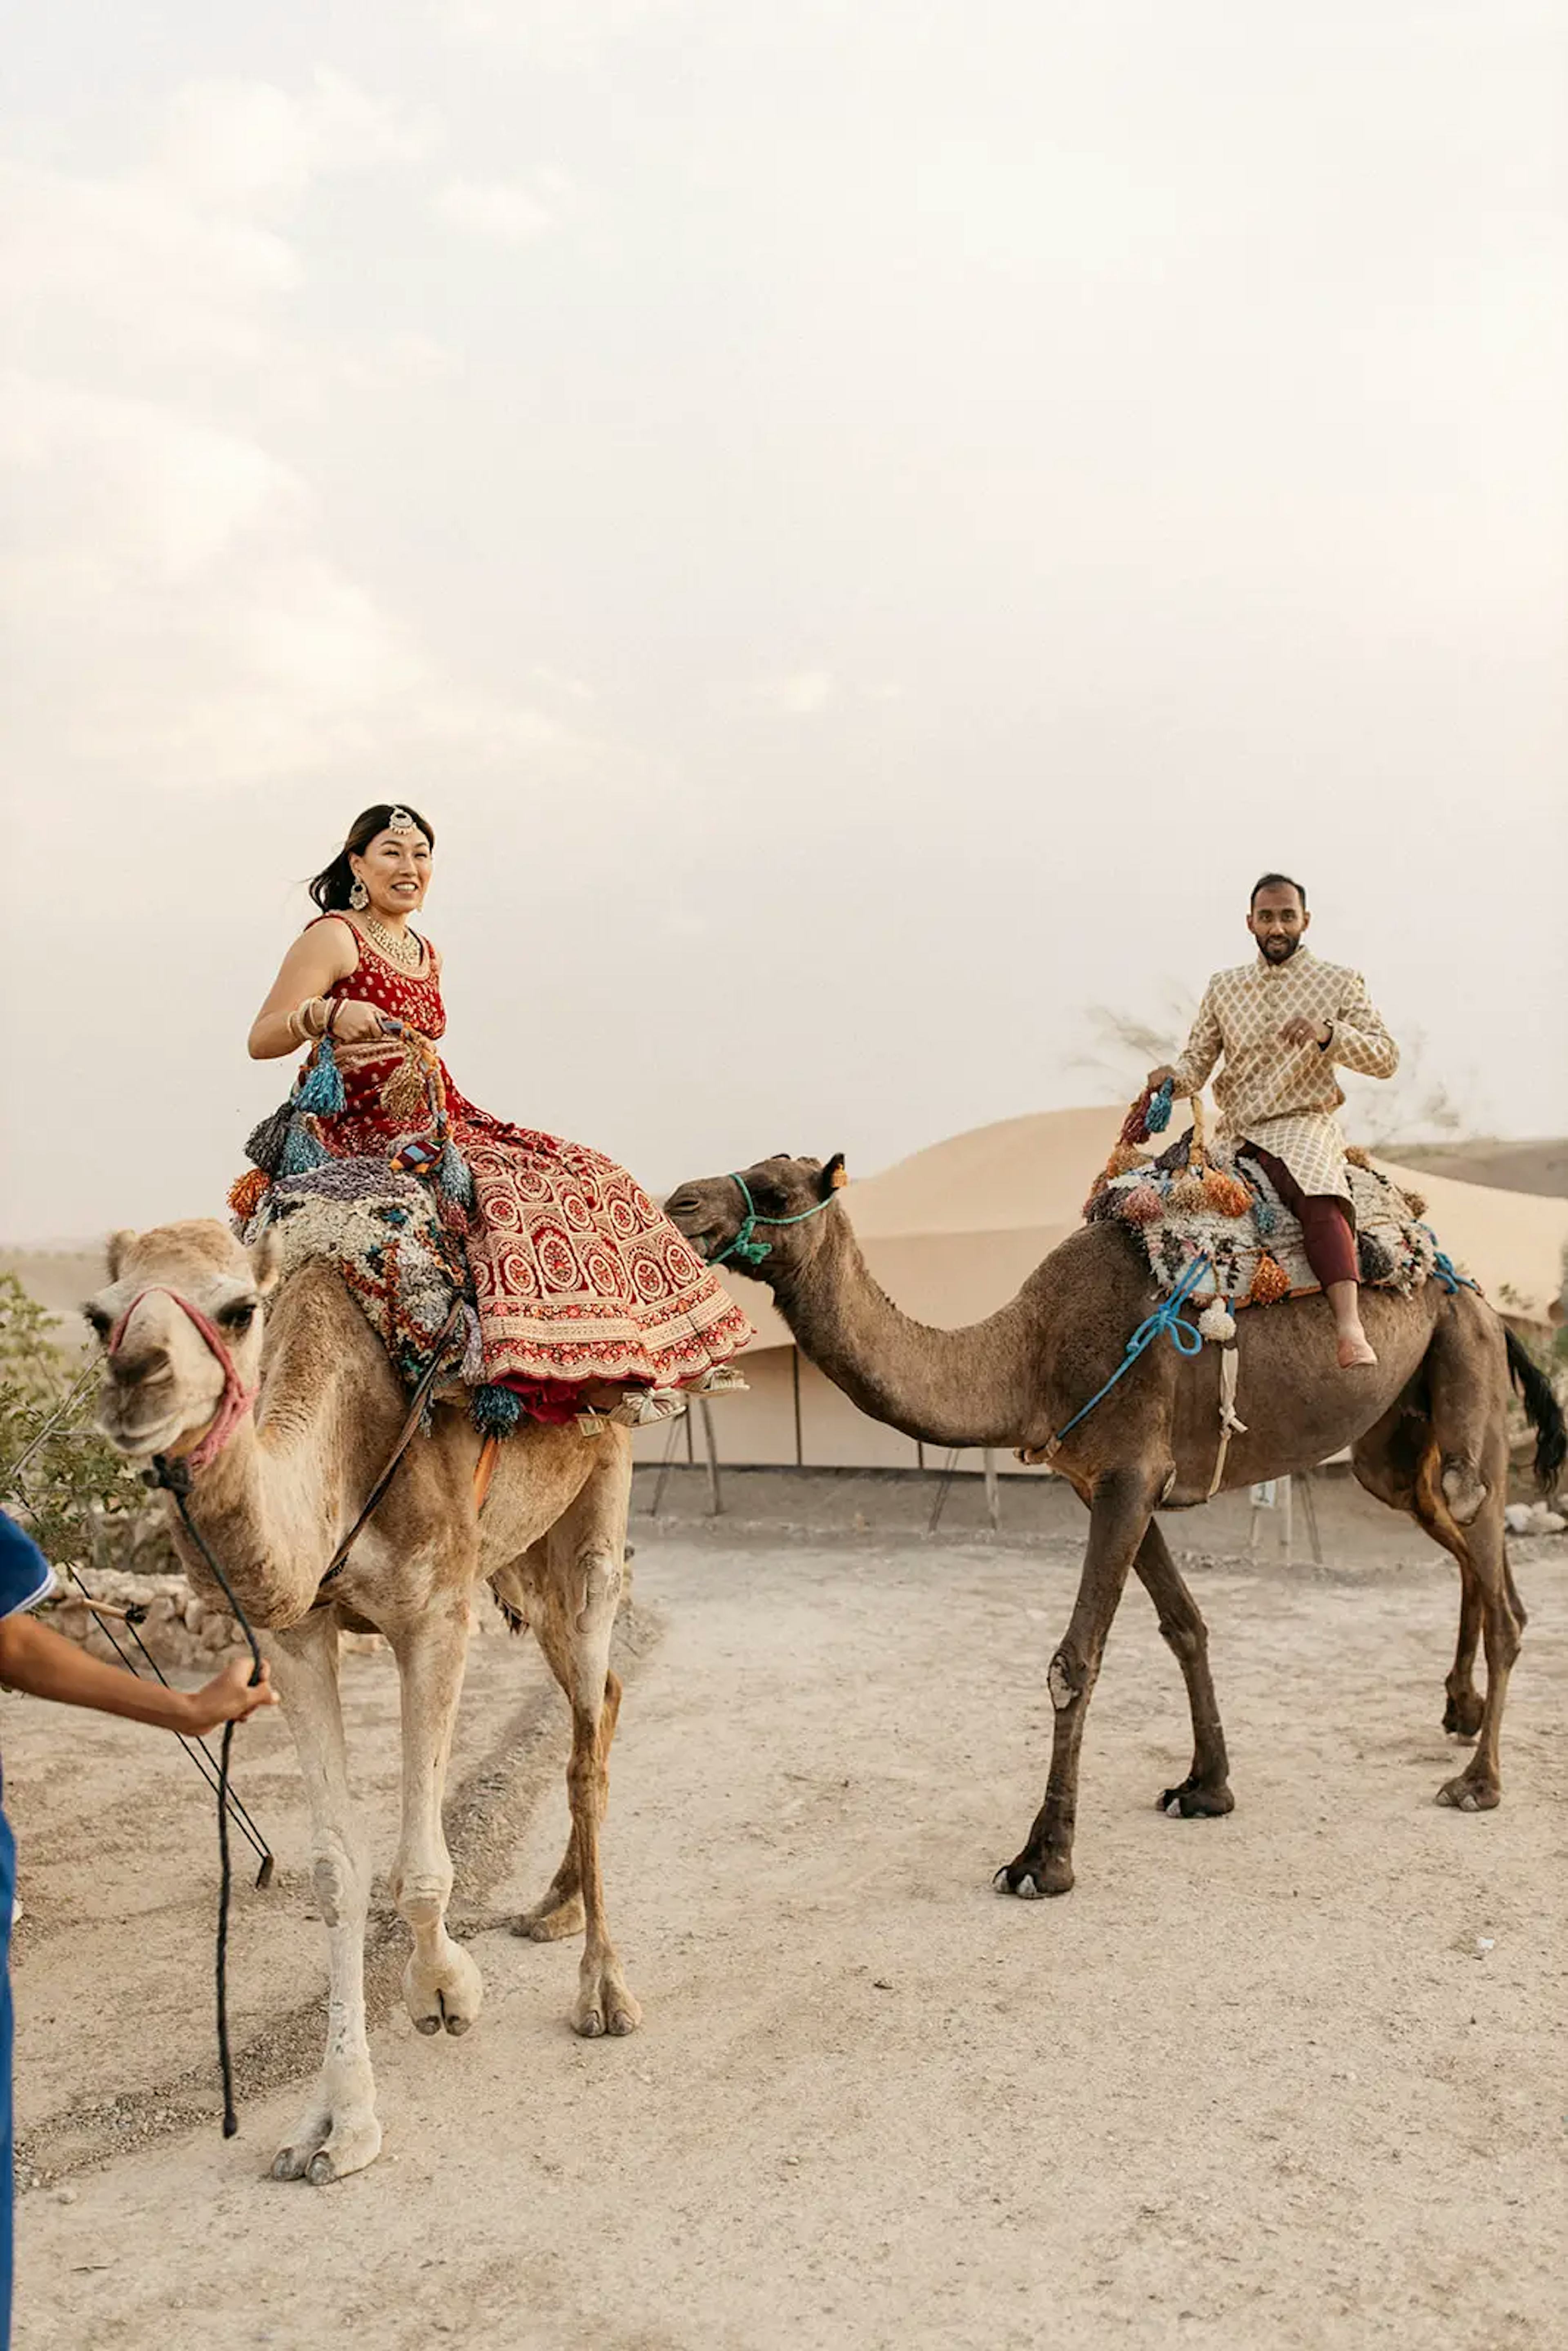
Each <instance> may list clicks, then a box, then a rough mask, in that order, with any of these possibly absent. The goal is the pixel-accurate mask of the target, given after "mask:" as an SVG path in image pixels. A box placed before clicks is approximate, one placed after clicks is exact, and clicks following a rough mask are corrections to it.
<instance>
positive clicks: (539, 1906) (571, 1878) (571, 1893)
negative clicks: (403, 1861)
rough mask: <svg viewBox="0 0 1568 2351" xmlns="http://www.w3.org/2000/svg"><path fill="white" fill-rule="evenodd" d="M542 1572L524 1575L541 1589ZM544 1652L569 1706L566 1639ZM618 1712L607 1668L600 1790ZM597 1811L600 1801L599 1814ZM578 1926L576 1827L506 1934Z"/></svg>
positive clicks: (540, 1938) (564, 1933)
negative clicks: (540, 1891) (537, 1895)
mask: <svg viewBox="0 0 1568 2351" xmlns="http://www.w3.org/2000/svg"><path fill="white" fill-rule="evenodd" d="M544 1550H545V1545H544V1544H542V1543H540V1544H537V1545H536V1546H535V1552H536V1553H542V1552H544ZM530 1573H531V1575H532V1580H533V1583H534V1586H535V1589H536V1590H538V1589H542V1588H543V1581H544V1574H545V1573H548V1570H545V1569H544V1568H543V1562H542V1561H541V1562H540V1564H539V1567H538V1569H537V1570H536V1569H535V1568H534V1566H533V1562H532V1558H530ZM546 1656H547V1659H548V1661H549V1665H550V1667H551V1670H552V1671H553V1672H554V1674H555V1677H556V1679H557V1680H558V1681H559V1684H560V1686H561V1688H562V1689H563V1690H564V1691H565V1693H566V1698H567V1703H568V1705H570V1704H571V1703H572V1688H573V1681H572V1666H571V1656H570V1642H568V1643H567V1644H566V1645H565V1646H564V1647H563V1646H561V1645H560V1644H559V1642H558V1643H557V1645H556V1656H549V1651H548V1650H547V1652H546ZM558 1659H559V1662H558ZM620 1713H621V1677H620V1676H619V1675H618V1674H616V1673H612V1672H609V1671H607V1672H606V1674H605V1677H604V1703H603V1706H602V1708H601V1713H600V1719H599V1768H600V1772H601V1778H602V1782H603V1785H604V1787H605V1789H606V1791H608V1788H609V1784H610V1770H609V1766H610V1746H611V1741H612V1740H613V1738H614V1736H615V1725H616V1722H617V1719H619V1717H620ZM602 1813H603V1807H602V1805H601V1817H602ZM582 1925H583V1908H582V1867H581V1863H580V1859H579V1854H578V1840H577V1830H576V1828H575V1827H573V1828H570V1829H569V1830H568V1831H567V1837H566V1851H565V1853H564V1854H563V1855H561V1859H560V1866H559V1869H558V1870H557V1871H556V1874H555V1876H553V1877H552V1878H551V1880H550V1882H549V1886H547V1887H546V1889H545V1891H544V1893H543V1895H542V1896H540V1898H539V1899H538V1902H536V1903H535V1904H534V1906H533V1907H532V1909H530V1910H525V1911H523V1912H522V1913H521V1915H520V1916H519V1917H517V1918H515V1919H514V1920H513V1921H512V1932H513V1934H514V1935H526V1936H527V1937H528V1940H529V1941H530V1942H534V1943H559V1942H561V1941H563V1940H564V1939H565V1938H566V1937H568V1936H569V1935H580V1934H581V1932H582Z"/></svg>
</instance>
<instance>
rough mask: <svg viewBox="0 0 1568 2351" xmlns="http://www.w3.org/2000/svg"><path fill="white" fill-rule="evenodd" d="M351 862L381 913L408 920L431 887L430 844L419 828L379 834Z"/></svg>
mask: <svg viewBox="0 0 1568 2351" xmlns="http://www.w3.org/2000/svg"><path fill="white" fill-rule="evenodd" d="M349 862H350V864H351V865H352V867H353V869H354V872H355V874H356V875H357V876H358V878H359V880H360V881H361V882H362V883H364V885H365V888H366V889H367V890H368V891H369V892H370V894H371V906H372V907H373V908H374V910H375V912H376V913H377V914H382V915H396V916H401V917H403V918H406V917H407V916H408V915H410V914H417V913H418V912H419V909H420V908H421V906H423V904H424V893H425V892H426V891H427V890H428V889H429V887H430V867H431V852H430V843H429V841H426V839H425V837H424V835H423V832H421V831H419V830H418V828H417V826H412V827H403V828H400V829H399V831H396V832H394V831H392V830H391V828H390V827H389V828H388V830H387V831H385V832H378V833H377V835H376V837H375V839H374V840H373V841H370V842H368V843H367V845H366V846H365V848H364V849H363V850H362V851H361V852H360V854H359V855H358V856H356V857H351V858H350V861H349Z"/></svg>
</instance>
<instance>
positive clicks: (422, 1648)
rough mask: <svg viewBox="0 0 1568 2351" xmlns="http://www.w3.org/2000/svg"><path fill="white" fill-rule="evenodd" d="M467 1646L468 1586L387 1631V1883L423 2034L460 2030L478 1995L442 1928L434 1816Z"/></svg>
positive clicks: (407, 2001)
mask: <svg viewBox="0 0 1568 2351" xmlns="http://www.w3.org/2000/svg"><path fill="white" fill-rule="evenodd" d="M467 1646H468V1601H467V1595H466V1593H460V1594H457V1595H455V1596H449V1597H448V1598H447V1599H446V1600H445V1601H444V1603H439V1604H437V1605H436V1606H435V1607H434V1608H433V1609H431V1611H430V1612H429V1614H426V1615H424V1616H422V1617H420V1618H418V1619H417V1620H416V1621H415V1622H414V1623H413V1624H412V1625H408V1626H406V1627H405V1628H403V1629H402V1630H401V1631H400V1632H398V1633H397V1634H396V1635H394V1636H393V1638H392V1651H393V1654H394V1656H396V1658H397V1664H398V1673H399V1676H400V1677H401V1681H402V1834H401V1836H400V1837H399V1840H398V1852H397V1860H396V1863H395V1864H394V1865H393V1869H392V1899H393V1901H394V1902H395V1903H396V1904H397V1907H398V1908H399V1910H400V1911H401V1912H402V1916H403V1917H404V1918H405V1919H406V1920H407V1921H408V1924H409V1926H410V1928H412V1929H413V1951H412V1952H411V1953H410V1955H409V1960H408V1965H407V1966H406V1967H405V1968H404V1970H403V1971H402V1997H403V2003H404V2005H405V2006H406V2008H407V2010H408V2012H409V2014H410V2016H411V2017H412V2018H413V2022H414V2027H415V2030H416V2031H417V2032H440V2031H441V2029H442V2027H443V2025H444V2026H445V2028H446V2030H447V2032H453V2033H456V2032H467V2030H468V2027H469V2026H470V2025H471V2024H472V2023H473V2022H474V2020H475V2018H476V2016H477V2015H478V2013H479V2003H480V2001H481V2000H482V1999H483V1997H484V1982H483V1979H482V1978H481V1976H480V1973H479V1970H478V1969H477V1968H476V1966H475V1964H474V1961H473V1960H472V1959H470V1958H469V1956H468V1954H467V1952H466V1951H465V1950H464V1949H462V1948H461V1946H460V1945H458V1944H456V1943H455V1942H454V1941H453V1940H452V1938H451V1936H450V1935H449V1934H448V1933H447V1931H446V1905H447V1902H448V1900H449V1899H450V1897H451V1894H452V1855H450V1853H449V1852H448V1851H447V1849H446V1834H445V1831H444V1828H443V1827H442V1823H441V1802H442V1796H443V1793H444V1789H445V1784H446V1765H447V1761H448V1758H449V1757H450V1755H451V1752H452V1727H453V1724H454V1722H455V1719H456V1716H457V1700H458V1698H459V1697H460V1696H461V1694H462V1689H463V1668H464V1664H465V1658H466V1655H467Z"/></svg>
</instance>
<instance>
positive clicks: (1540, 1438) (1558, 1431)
mask: <svg viewBox="0 0 1568 2351" xmlns="http://www.w3.org/2000/svg"><path fill="white" fill-rule="evenodd" d="M1507 1337H1508V1368H1509V1370H1510V1372H1511V1374H1512V1376H1513V1384H1514V1386H1515V1387H1516V1388H1517V1389H1518V1390H1519V1393H1520V1398H1521V1402H1522V1403H1523V1405H1524V1409H1525V1413H1526V1415H1527V1416H1528V1418H1529V1420H1530V1422H1531V1426H1532V1427H1533V1428H1534V1430H1535V1482H1536V1484H1537V1485H1538V1486H1539V1487H1540V1489H1541V1490H1542V1493H1543V1494H1550V1493H1552V1492H1553V1491H1554V1490H1555V1489H1556V1485H1557V1480H1558V1479H1559V1478H1561V1476H1562V1475H1563V1461H1564V1459H1565V1458H1568V1426H1564V1423H1563V1407H1562V1405H1560V1404H1559V1403H1558V1401H1557V1396H1556V1393H1555V1391H1554V1389H1553V1388H1552V1383H1551V1381H1550V1380H1549V1379H1548V1378H1547V1376H1546V1374H1545V1373H1544V1372H1543V1371H1542V1369H1541V1368H1540V1366H1539V1364H1536V1362H1535V1361H1534V1359H1533V1357H1532V1356H1531V1354H1530V1353H1528V1352H1527V1350H1526V1349H1525V1348H1524V1347H1523V1346H1521V1343H1520V1342H1519V1341H1518V1340H1517V1339H1516V1338H1515V1337H1514V1335H1513V1332H1511V1331H1510V1332H1508V1333H1507Z"/></svg>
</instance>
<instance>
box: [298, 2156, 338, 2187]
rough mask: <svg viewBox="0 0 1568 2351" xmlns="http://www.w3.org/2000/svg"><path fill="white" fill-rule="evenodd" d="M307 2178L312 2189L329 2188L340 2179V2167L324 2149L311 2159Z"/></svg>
mask: <svg viewBox="0 0 1568 2351" xmlns="http://www.w3.org/2000/svg"><path fill="white" fill-rule="evenodd" d="M305 2177H306V2179H308V2181H309V2182H310V2185H311V2187H312V2188H329V2187H330V2186H331V2183H332V2182H333V2180H334V2179H336V2178H337V2177H338V2167H337V2165H336V2164H335V2163H334V2162H333V2160H332V2158H331V2157H330V2156H329V2154H328V2152H327V2150H326V2148H325V2147H318V2149H317V2150H316V2153H315V2154H314V2155H313V2156H312V2157H311V2158H310V2162H309V2165H308V2168H307V2170H306V2174H305Z"/></svg>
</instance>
